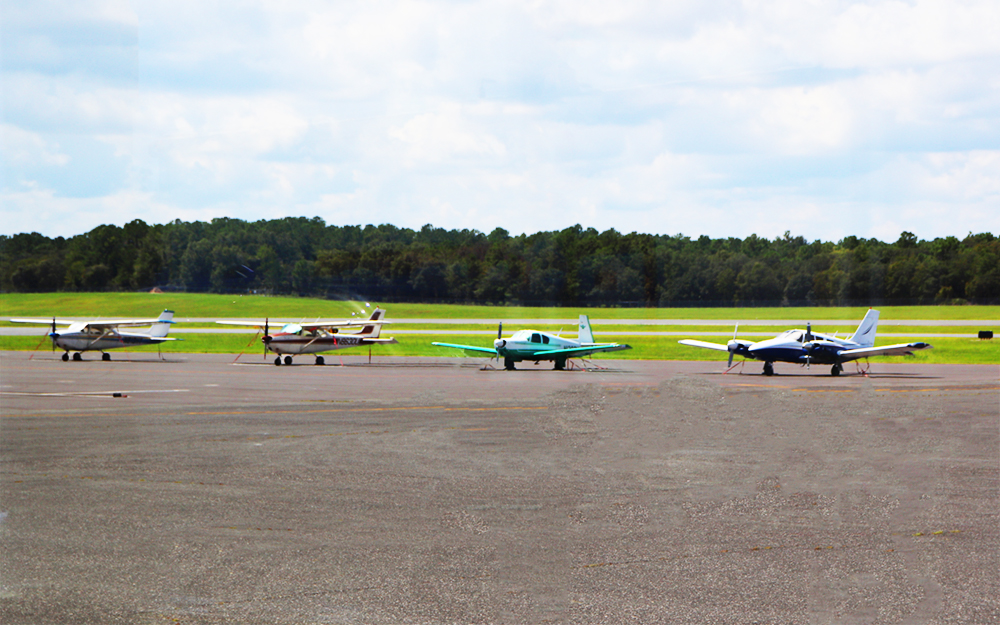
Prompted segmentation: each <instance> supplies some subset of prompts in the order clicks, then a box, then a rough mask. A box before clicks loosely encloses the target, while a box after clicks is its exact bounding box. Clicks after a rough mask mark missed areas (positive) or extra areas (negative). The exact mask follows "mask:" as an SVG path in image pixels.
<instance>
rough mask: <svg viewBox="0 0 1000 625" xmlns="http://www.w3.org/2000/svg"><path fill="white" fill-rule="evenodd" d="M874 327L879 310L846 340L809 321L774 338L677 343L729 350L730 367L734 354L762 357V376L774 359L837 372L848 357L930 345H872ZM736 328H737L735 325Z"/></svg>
mask: <svg viewBox="0 0 1000 625" xmlns="http://www.w3.org/2000/svg"><path fill="white" fill-rule="evenodd" d="M877 328H878V311H877V310H874V309H869V310H868V313H867V314H866V315H865V318H864V319H862V320H861V325H859V326H858V329H857V331H855V332H854V334H853V335H851V337H850V338H846V339H838V338H837V337H835V336H829V335H827V334H820V333H819V332H813V331H812V324H806V329H805V330H786V331H784V332H782V333H781V334H779V335H778V336H776V337H774V338H771V339H767V340H766V341H758V342H756V343H755V342H753V341H747V340H745V339H738V338H736V332H733V338H732V339H731V340H730V341H729V342H728V343H727V344H725V345H720V344H718V343H709V342H707V341H698V340H695V339H684V340H682V341H679V343H680V344H681V345H690V346H691V347H703V348H705V349H714V350H718V351H721V352H729V367H732V366H733V356H740V357H742V358H752V359H754V360H763V361H764V375H774V363H776V362H793V363H795V364H799V365H811V364H816V365H832V368H831V369H830V374H831V375H840V373H841V372H842V371H843V370H844V363H845V362H848V361H851V360H858V359H860V358H869V357H871V356H904V355H905V356H909V355H912V354H913V352H914V351H916V350H920V349H928V348H930V347H931V346H930V345H929V344H928V343H899V344H896V345H884V346H882V347H875V331H876V329H877ZM736 329H737V331H739V325H738V324H737V326H736Z"/></svg>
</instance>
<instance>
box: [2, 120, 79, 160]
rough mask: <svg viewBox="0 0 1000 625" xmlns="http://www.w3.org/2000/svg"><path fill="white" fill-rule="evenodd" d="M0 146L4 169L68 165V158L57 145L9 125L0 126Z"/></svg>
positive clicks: (35, 134)
mask: <svg viewBox="0 0 1000 625" xmlns="http://www.w3.org/2000/svg"><path fill="white" fill-rule="evenodd" d="M0 146H3V149H2V150H0V152H3V163H4V167H18V166H23V165H39V164H41V165H53V166H57V167H58V166H63V165H66V164H67V163H69V156H67V155H66V154H63V153H62V152H61V151H60V150H59V146H58V145H57V144H53V143H52V142H51V141H47V140H46V139H44V138H43V137H42V136H41V135H39V134H37V133H34V132H29V131H27V130H23V129H21V128H18V127H16V126H12V125H10V124H0Z"/></svg>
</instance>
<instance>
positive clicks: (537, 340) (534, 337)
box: [531, 332, 542, 343]
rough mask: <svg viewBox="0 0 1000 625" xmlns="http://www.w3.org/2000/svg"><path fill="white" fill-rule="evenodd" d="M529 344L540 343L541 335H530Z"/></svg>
mask: <svg viewBox="0 0 1000 625" xmlns="http://www.w3.org/2000/svg"><path fill="white" fill-rule="evenodd" d="M531 342H532V343H541V342H542V335H541V334H539V333H537V332H535V333H534V334H532V335H531Z"/></svg>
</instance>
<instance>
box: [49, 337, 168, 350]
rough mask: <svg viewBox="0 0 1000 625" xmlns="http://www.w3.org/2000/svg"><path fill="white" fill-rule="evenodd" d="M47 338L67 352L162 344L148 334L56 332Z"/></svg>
mask: <svg viewBox="0 0 1000 625" xmlns="http://www.w3.org/2000/svg"><path fill="white" fill-rule="evenodd" d="M49 338H51V339H52V342H53V343H54V344H55V346H56V347H58V348H60V349H64V350H66V351H67V352H86V351H102V352H103V351H105V350H108V349H120V348H122V347H136V346H139V345H155V344H158V343H162V342H163V341H162V340H157V339H155V338H150V336H149V335H148V334H134V333H130V332H119V333H111V334H105V333H99V332H56V333H54V334H53V333H50V334H49Z"/></svg>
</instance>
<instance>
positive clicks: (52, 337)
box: [49, 317, 59, 352]
mask: <svg viewBox="0 0 1000 625" xmlns="http://www.w3.org/2000/svg"><path fill="white" fill-rule="evenodd" d="M49 338H50V339H52V351H53V352H54V351H56V339H57V338H59V333H58V332H56V318H55V317H53V318H52V332H51V333H49Z"/></svg>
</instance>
